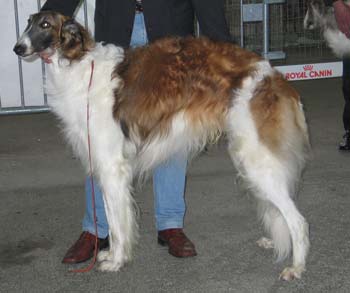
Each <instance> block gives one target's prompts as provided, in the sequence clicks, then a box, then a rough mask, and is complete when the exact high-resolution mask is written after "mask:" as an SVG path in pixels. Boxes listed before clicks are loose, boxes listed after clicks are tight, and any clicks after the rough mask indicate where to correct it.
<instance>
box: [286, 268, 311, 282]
mask: <svg viewBox="0 0 350 293" xmlns="http://www.w3.org/2000/svg"><path fill="white" fill-rule="evenodd" d="M304 271H305V269H304V268H302V267H287V268H285V269H284V270H283V271H282V273H281V274H280V280H283V281H292V280H294V279H300V278H301V274H302V273H303V272H304Z"/></svg>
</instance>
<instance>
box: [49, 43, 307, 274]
mask: <svg viewBox="0 0 350 293" xmlns="http://www.w3.org/2000/svg"><path fill="white" fill-rule="evenodd" d="M123 57H124V52H123V50H122V49H120V48H117V47H115V46H113V45H107V46H102V45H101V44H97V46H96V48H95V49H93V50H92V51H91V52H89V53H87V54H86V56H84V58H83V59H82V60H80V61H79V62H74V63H71V64H68V63H64V62H63V61H62V60H58V59H57V56H53V57H52V59H53V64H50V65H49V71H50V73H49V74H50V75H49V78H48V85H47V91H48V94H49V95H50V104H51V106H52V109H53V111H54V112H55V113H56V114H57V115H58V116H59V117H61V119H62V122H63V125H64V132H65V135H66V137H67V139H68V141H69V142H70V144H71V145H72V146H73V148H74V150H75V152H76V153H77V154H78V155H79V157H80V158H81V160H82V162H83V164H84V166H85V169H86V171H87V172H89V167H88V150H87V123H86V105H87V99H89V102H90V107H91V110H90V111H91V112H90V135H91V138H92V139H91V141H92V144H91V153H92V159H93V173H94V175H95V176H96V177H97V180H98V181H99V183H100V185H101V187H102V190H103V194H104V200H105V206H106V214H107V218H108V221H109V227H110V237H111V238H110V244H111V247H110V250H109V251H107V252H106V251H105V252H100V254H99V261H101V264H100V269H101V270H106V271H117V270H119V268H120V267H121V266H122V265H123V264H124V263H125V262H127V261H128V260H129V259H130V258H131V254H132V247H133V245H134V244H135V242H136V239H137V231H138V229H137V222H136V219H135V215H134V209H133V205H134V201H133V199H132V196H131V190H132V187H131V182H132V178H133V176H134V174H136V173H138V172H141V173H142V172H145V171H148V170H149V169H150V168H153V167H154V166H156V165H157V164H159V163H160V162H162V161H165V160H166V159H167V158H169V156H171V155H173V154H174V153H180V154H183V155H185V156H187V155H188V154H189V153H191V152H193V151H198V150H200V149H201V148H203V146H204V145H205V143H206V142H207V137H208V134H207V133H206V132H205V129H203V130H202V132H201V133H198V132H197V133H196V134H194V132H193V131H192V129H191V127H190V124H189V121H187V120H186V118H185V117H184V115H183V113H179V114H177V116H175V118H173V121H172V124H171V128H170V131H169V134H168V135H167V136H166V137H155V138H153V139H152V140H151V141H150V142H149V143H148V144H147V145H146V146H145V147H144V148H143V149H141V150H139V151H138V152H136V149H137V146H136V145H134V144H133V143H131V142H130V141H128V140H126V139H125V137H124V135H123V132H122V129H121V127H120V125H119V124H118V122H117V121H116V120H115V119H114V118H113V116H112V108H113V103H114V95H113V90H114V89H115V88H116V87H118V84H119V82H120V81H119V80H118V78H115V79H113V80H112V81H111V79H110V78H109V77H110V76H111V74H112V71H113V69H114V67H115V65H116V64H118V63H119V62H120V61H121V60H122V59H123ZM91 60H94V62H95V70H94V77H93V80H92V87H91V90H90V91H89V92H88V84H89V78H90V66H91ZM273 72H274V70H273V69H272V68H271V66H270V64H269V63H268V62H266V61H260V62H258V63H257V64H256V70H255V72H254V73H253V74H252V75H251V76H249V77H247V78H246V79H245V80H244V81H243V84H242V86H241V88H239V89H237V90H236V91H235V92H233V93H232V94H234V95H235V98H234V99H233V101H234V102H233V104H232V106H231V107H230V110H229V113H228V114H227V116H226V117H225V119H226V129H224V131H225V132H226V133H227V135H228V139H229V153H230V155H231V157H232V160H233V161H234V163H235V165H236V167H237V169H238V171H239V173H240V174H241V176H243V177H244V178H245V179H246V181H247V182H248V183H249V186H250V188H251V190H252V191H253V192H254V194H255V196H256V197H257V198H258V200H259V202H260V204H259V206H260V209H259V210H260V215H261V219H262V221H263V223H264V225H265V228H266V230H267V232H268V233H269V234H270V235H271V237H272V239H273V243H274V248H275V251H276V254H277V256H278V258H280V259H283V258H285V257H287V256H288V255H289V253H290V251H291V244H292V245H293V249H294V253H293V258H294V260H293V266H292V267H289V268H287V269H286V270H285V271H284V272H283V274H284V276H283V277H284V278H286V279H289V276H292V277H300V275H301V273H302V271H304V269H305V259H306V255H307V252H308V247H309V242H308V229H307V223H306V222H305V220H304V218H303V217H302V216H301V214H300V213H299V212H298V210H297V209H296V207H295V204H294V202H293V200H292V196H293V193H294V186H295V183H296V182H295V180H296V179H297V178H299V176H298V175H299V173H300V172H301V169H302V166H303V163H304V161H303V160H304V158H303V157H298V154H301V153H303V150H301V149H300V148H301V147H302V145H303V142H302V141H301V139H302V138H300V133H298V134H297V132H296V130H295V129H287V128H286V129H285V132H286V136H285V140H286V141H285V144H286V147H288V152H286V153H288V155H285V156H284V155H283V154H282V155H276V154H274V153H273V152H272V151H271V150H269V149H268V148H267V147H266V146H264V144H262V143H261V142H260V141H259V136H258V133H257V129H256V126H255V124H254V121H253V117H252V114H251V112H250V105H249V102H250V100H251V99H252V97H253V95H254V91H255V89H256V87H257V85H258V84H259V82H260V81H262V80H263V78H264V77H267V76H272V74H273ZM287 112H288V111H287ZM297 112H299V113H300V117H297V120H298V123H299V124H300V125H301V128H302V129H303V131H304V132H305V133H306V124H305V121H304V118H303V115H302V109H301V108H300V109H298V111H297ZM285 119H286V120H287V119H294V118H291V117H286V118H285Z"/></svg>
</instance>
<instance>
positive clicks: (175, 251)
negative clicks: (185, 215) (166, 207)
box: [158, 229, 197, 257]
mask: <svg viewBox="0 0 350 293" xmlns="http://www.w3.org/2000/svg"><path fill="white" fill-rule="evenodd" d="M158 243H159V244H160V245H163V246H168V247H169V253H170V254H171V255H173V256H176V257H190V256H195V255H197V252H196V249H195V247H194V244H193V243H192V242H191V240H190V239H188V238H187V236H186V235H185V233H184V231H183V230H182V229H167V230H162V231H158Z"/></svg>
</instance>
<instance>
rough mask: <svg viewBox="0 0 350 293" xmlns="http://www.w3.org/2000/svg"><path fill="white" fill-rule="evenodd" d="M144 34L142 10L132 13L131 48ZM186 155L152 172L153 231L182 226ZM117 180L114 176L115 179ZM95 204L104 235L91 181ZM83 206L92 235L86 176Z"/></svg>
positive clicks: (105, 225)
mask: <svg viewBox="0 0 350 293" xmlns="http://www.w3.org/2000/svg"><path fill="white" fill-rule="evenodd" d="M147 42H148V40H147V33H146V29H145V22H144V18H143V14H142V13H138V14H136V15H135V21H134V27H133V32H132V36H131V42H130V46H131V47H137V46H142V45H145V44H147ZM186 168H187V158H182V157H180V156H174V157H173V158H171V159H170V160H168V161H167V162H165V163H164V164H162V165H160V166H159V167H157V168H156V169H155V170H154V172H153V189H154V196H155V201H154V207H155V218H156V226H157V230H158V231H161V230H165V229H170V228H182V227H183V220H184V216H185V210H186V205H185V199H184V192H185V183H186V180H185V178H186ZM116 180H118V178H116ZM94 191H95V206H96V216H97V229H98V237H100V238H105V237H107V236H108V222H107V218H106V214H105V209H104V203H103V198H102V191H101V188H100V187H99V185H98V183H97V182H96V180H95V181H94ZM85 193H86V209H85V216H84V219H83V231H89V232H90V233H92V234H95V228H94V216H93V208H92V199H91V197H92V190H91V182H90V177H88V178H87V179H86V182H85Z"/></svg>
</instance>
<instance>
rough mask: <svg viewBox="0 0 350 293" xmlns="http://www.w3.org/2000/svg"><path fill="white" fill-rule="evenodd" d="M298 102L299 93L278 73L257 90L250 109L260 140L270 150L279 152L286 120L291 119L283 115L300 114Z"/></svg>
mask: <svg viewBox="0 0 350 293" xmlns="http://www.w3.org/2000/svg"><path fill="white" fill-rule="evenodd" d="M298 102H299V95H298V93H297V92H296V91H295V90H294V89H293V88H292V87H291V86H290V85H289V84H288V82H287V81H286V80H285V79H284V78H283V76H282V75H281V74H280V73H277V72H276V73H274V75H272V76H270V77H267V78H265V79H264V80H263V81H262V82H261V84H260V85H259V86H258V88H257V89H256V92H255V94H254V97H253V98H252V100H251V101H250V109H251V113H252V116H253V119H254V121H255V125H256V128H257V130H258V134H259V138H260V140H261V141H262V143H264V144H265V145H266V146H268V148H269V149H271V150H273V151H278V150H279V148H280V145H281V144H282V143H283V138H282V136H283V135H284V132H285V131H286V129H285V127H284V119H286V118H289V117H283V116H282V115H286V114H288V113H290V114H291V113H296V112H298V111H296V109H295V108H294V107H296V106H297V104H298ZM292 119H293V123H294V125H296V126H298V121H296V119H297V118H296V117H292Z"/></svg>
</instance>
